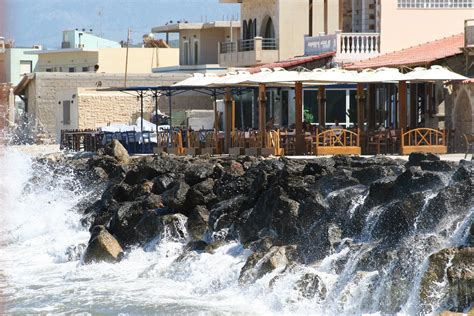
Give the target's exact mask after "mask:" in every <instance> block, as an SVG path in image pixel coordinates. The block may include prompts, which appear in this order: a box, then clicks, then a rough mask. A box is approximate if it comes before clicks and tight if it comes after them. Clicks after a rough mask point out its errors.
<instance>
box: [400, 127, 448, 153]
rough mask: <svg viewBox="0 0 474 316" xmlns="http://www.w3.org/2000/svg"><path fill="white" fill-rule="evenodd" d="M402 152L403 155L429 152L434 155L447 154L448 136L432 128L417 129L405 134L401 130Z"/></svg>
mask: <svg viewBox="0 0 474 316" xmlns="http://www.w3.org/2000/svg"><path fill="white" fill-rule="evenodd" d="M400 139H401V145H400V149H401V150H400V151H401V154H402V155H409V154H411V153H413V152H425V153H426V152H428V153H434V154H446V153H447V152H448V146H446V134H445V132H444V131H442V130H436V129H432V128H415V129H412V130H410V131H407V132H404V131H403V129H402V130H401V137H400Z"/></svg>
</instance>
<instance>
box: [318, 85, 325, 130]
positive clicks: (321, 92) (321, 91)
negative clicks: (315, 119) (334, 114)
mask: <svg viewBox="0 0 474 316" xmlns="http://www.w3.org/2000/svg"><path fill="white" fill-rule="evenodd" d="M318 112H319V113H318V115H319V128H324V127H325V126H326V87H324V86H319V87H318Z"/></svg>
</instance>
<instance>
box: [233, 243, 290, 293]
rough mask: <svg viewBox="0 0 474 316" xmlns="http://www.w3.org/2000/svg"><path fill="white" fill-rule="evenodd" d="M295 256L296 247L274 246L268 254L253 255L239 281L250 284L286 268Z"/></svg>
mask: <svg viewBox="0 0 474 316" xmlns="http://www.w3.org/2000/svg"><path fill="white" fill-rule="evenodd" d="M295 254H296V246H282V247H278V246H273V247H272V248H270V250H269V251H268V252H267V253H259V252H256V253H253V254H252V255H250V257H248V259H247V262H246V263H245V265H244V266H243V267H242V270H241V271H240V276H239V281H240V282H241V283H242V284H249V283H252V282H254V281H256V280H258V279H260V278H261V277H262V276H264V275H265V274H267V273H269V272H271V271H273V270H275V269H277V268H284V267H286V265H288V264H289V263H290V262H292V261H293V260H294V257H295Z"/></svg>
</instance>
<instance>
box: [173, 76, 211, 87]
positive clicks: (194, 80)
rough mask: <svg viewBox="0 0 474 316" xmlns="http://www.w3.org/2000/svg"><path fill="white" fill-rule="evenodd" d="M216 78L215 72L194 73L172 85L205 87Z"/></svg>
mask: <svg viewBox="0 0 474 316" xmlns="http://www.w3.org/2000/svg"><path fill="white" fill-rule="evenodd" d="M218 78H219V77H218V76H217V75H216V74H200V73H195V74H193V76H192V77H191V78H187V79H185V80H183V81H180V82H178V83H175V84H174V85H172V87H207V86H209V85H210V84H212V83H213V82H214V81H215V80H217V79H218Z"/></svg>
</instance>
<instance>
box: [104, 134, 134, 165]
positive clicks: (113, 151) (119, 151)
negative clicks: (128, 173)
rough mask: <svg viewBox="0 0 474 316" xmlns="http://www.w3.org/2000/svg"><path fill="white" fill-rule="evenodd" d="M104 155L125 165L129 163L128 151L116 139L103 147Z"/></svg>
mask: <svg viewBox="0 0 474 316" xmlns="http://www.w3.org/2000/svg"><path fill="white" fill-rule="evenodd" d="M104 153H105V154H106V155H109V156H112V157H114V158H115V159H117V161H118V162H120V163H124V164H127V163H128V162H129V161H130V156H129V155H128V151H127V150H126V149H125V147H123V145H122V144H121V143H120V142H119V141H118V140H116V139H114V140H112V142H111V143H110V144H109V145H107V146H106V147H105V151H104Z"/></svg>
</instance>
